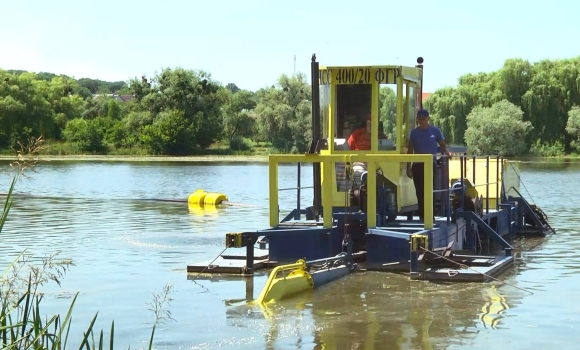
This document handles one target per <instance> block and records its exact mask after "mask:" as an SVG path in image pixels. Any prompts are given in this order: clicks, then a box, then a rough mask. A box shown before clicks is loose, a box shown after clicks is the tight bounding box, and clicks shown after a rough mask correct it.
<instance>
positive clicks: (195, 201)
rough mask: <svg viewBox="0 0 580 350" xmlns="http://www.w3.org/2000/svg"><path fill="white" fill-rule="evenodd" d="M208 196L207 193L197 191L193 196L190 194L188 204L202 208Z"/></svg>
mask: <svg viewBox="0 0 580 350" xmlns="http://www.w3.org/2000/svg"><path fill="white" fill-rule="evenodd" d="M206 196H207V192H205V191H204V190H197V191H195V192H193V193H192V194H190V195H189V197H187V204H189V205H197V206H200V207H201V206H202V205H203V203H204V200H205V197H206Z"/></svg>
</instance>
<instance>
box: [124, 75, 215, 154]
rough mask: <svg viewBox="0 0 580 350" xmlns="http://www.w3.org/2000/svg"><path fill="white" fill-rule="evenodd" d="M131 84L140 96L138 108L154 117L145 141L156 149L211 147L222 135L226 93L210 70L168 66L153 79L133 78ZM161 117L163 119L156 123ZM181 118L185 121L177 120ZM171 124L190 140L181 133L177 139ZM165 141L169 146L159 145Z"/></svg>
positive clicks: (168, 150) (172, 150)
mask: <svg viewBox="0 0 580 350" xmlns="http://www.w3.org/2000/svg"><path fill="white" fill-rule="evenodd" d="M131 86H132V89H133V91H134V93H135V97H136V99H137V106H136V108H137V109H138V110H142V111H148V112H150V113H151V114H152V115H153V116H154V121H153V124H152V125H151V127H148V128H145V129H144V131H146V132H147V134H146V137H145V138H144V139H143V140H146V141H144V142H146V143H147V144H148V145H149V147H151V149H155V152H178V153H177V154H187V153H184V152H193V151H194V150H195V149H204V148H207V147H209V146H210V145H211V144H212V143H214V142H215V141H216V140H218V139H219V138H220V137H221V136H222V131H223V124H222V118H221V117H222V111H221V107H222V105H223V102H224V101H225V99H226V92H225V91H224V90H223V88H220V86H219V85H218V84H217V83H216V82H214V81H212V80H211V76H210V75H209V74H208V73H206V72H204V71H194V70H185V69H182V68H176V69H164V70H163V71H162V72H161V73H160V74H158V75H157V76H155V78H153V79H151V81H147V80H146V79H145V78H144V77H143V78H142V81H141V82H139V81H137V80H136V79H134V80H132V83H131ZM178 111H179V113H178ZM163 112H166V113H165V114H162V113H163ZM158 118H159V119H160V121H159V122H157V123H156V122H155V120H156V119H158ZM179 118H182V119H183V120H177V119H179ZM168 125H176V126H179V127H180V129H179V130H178V134H179V135H184V134H187V135H188V137H187V139H184V138H182V137H181V136H179V137H177V139H176V138H175V137H176V136H175V134H174V132H173V131H170V130H169V129H168ZM160 133H167V134H165V135H161V134H160ZM165 141H166V142H168V144H167V145H165V146H160V145H159V142H165ZM175 142H177V143H178V144H179V145H177V144H176V143H175ZM168 154H171V153H168Z"/></svg>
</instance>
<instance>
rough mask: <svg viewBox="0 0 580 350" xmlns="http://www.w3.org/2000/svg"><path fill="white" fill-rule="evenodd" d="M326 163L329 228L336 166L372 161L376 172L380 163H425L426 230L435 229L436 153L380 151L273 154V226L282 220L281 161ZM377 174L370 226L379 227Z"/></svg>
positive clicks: (373, 181) (370, 183)
mask: <svg viewBox="0 0 580 350" xmlns="http://www.w3.org/2000/svg"><path fill="white" fill-rule="evenodd" d="M298 162H300V163H322V164H323V173H322V208H323V209H322V217H323V224H324V227H326V228H331V227H332V181H331V180H332V169H333V168H334V164H335V163H337V162H348V163H352V162H365V163H368V165H367V171H368V173H369V174H374V173H375V172H376V170H377V167H376V163H377V162H396V163H410V162H415V163H424V164H425V177H424V189H425V192H424V203H425V209H424V210H425V215H424V218H425V229H432V228H433V205H429V204H428V203H433V180H432V179H433V155H430V154H376V153H374V154H373V153H359V154H349V155H338V154H300V155H299V154H297V155H293V154H276V155H270V156H269V173H270V180H269V196H270V226H271V227H276V226H278V225H279V223H280V217H279V215H280V214H279V210H278V164H280V163H298ZM376 185H377V181H376V177H375V176H369V177H368V178H367V186H368V187H367V188H368V192H367V193H368V196H367V226H368V227H369V228H374V227H376V223H377V218H376V212H377V208H376V206H377V205H376Z"/></svg>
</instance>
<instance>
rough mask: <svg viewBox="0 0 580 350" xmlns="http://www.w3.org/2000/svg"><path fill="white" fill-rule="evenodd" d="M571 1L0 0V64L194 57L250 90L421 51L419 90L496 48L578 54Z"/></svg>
mask: <svg viewBox="0 0 580 350" xmlns="http://www.w3.org/2000/svg"><path fill="white" fill-rule="evenodd" d="M579 11H580V2H574V1H571V0H552V1H550V2H549V3H546V2H540V1H536V2H534V1H529V0H528V1H521V0H501V1H498V0H487V1H473V2H469V1H465V0H463V1H457V0H445V1H442V0H440V1H434V0H433V1H426V0H413V1H396V2H395V1H388V0H377V1H372V0H356V1H342V2H341V1H337V0H334V1H330V0H319V1H315V0H311V1H301V0H295V1H275V0H269V1H267V0H230V1H225V0H211V1H198V0H180V1H178V0H163V1H162V0H149V1H147V0H140V1H129V0H124V1H110V0H99V1H78V0H75V1H70V0H52V1H46V0H36V1H32V0H19V1H10V0H0V17H1V18H2V20H1V21H0V69H22V70H27V71H33V72H40V71H44V72H52V73H56V74H66V75H69V76H73V77H75V78H77V79H78V78H84V77H88V78H94V79H101V80H110V81H118V80H125V81H127V80H129V79H131V78H133V77H141V76H142V75H146V76H148V77H149V76H152V75H154V74H155V73H157V72H159V71H161V69H163V68H175V67H182V68H186V69H196V70H197V69H200V70H204V71H207V72H209V73H210V74H211V76H212V78H213V79H215V80H217V81H220V82H221V83H222V84H224V85H225V84H228V83H235V84H236V85H237V86H238V87H240V88H243V89H249V90H257V89H260V88H263V87H267V86H271V85H273V84H275V83H276V81H277V79H278V77H279V76H280V75H281V74H283V73H285V74H288V75H291V74H292V73H293V72H294V56H296V72H303V73H306V74H307V76H308V81H310V77H309V75H310V59H311V56H312V54H313V53H316V56H317V58H318V61H319V62H320V64H321V65H326V66H333V65H334V66H337V65H391V64H394V65H406V66H414V65H415V64H416V59H417V57H419V56H421V57H423V58H424V60H425V62H424V88H423V91H424V92H433V91H435V90H436V89H438V88H442V87H445V86H455V85H456V84H457V81H458V78H459V77H460V76H462V75H464V74H467V73H477V72H491V71H494V70H498V69H500V68H501V67H502V65H503V63H504V62H505V60H506V59H509V58H523V59H527V60H529V61H530V62H537V61H539V60H543V59H560V58H571V57H576V56H580V46H578V45H577V43H578V42H579V39H578V38H579V37H580V21H578V20H577V18H576V16H577V13H579Z"/></svg>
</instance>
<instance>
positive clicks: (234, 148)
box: [2, 139, 278, 156]
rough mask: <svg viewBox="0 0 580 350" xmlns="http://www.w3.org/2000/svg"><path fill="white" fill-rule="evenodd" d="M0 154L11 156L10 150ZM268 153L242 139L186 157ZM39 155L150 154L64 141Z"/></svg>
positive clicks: (263, 144)
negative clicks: (90, 149) (90, 147)
mask: <svg viewBox="0 0 580 350" xmlns="http://www.w3.org/2000/svg"><path fill="white" fill-rule="evenodd" d="M2 153H4V154H11V151H10V150H5V151H3V152H2ZM270 153H278V151H277V150H276V149H275V148H273V147H272V146H271V145H270V144H269V143H267V142H253V141H251V140H250V139H243V140H242V141H241V143H236V144H235V145H230V143H228V142H224V141H220V142H216V143H214V144H213V145H211V146H210V147H209V148H207V149H203V150H197V151H195V152H192V153H191V154H188V156H208V155H217V156H238V155H239V156H262V155H268V154H270ZM39 155H51V156H70V155H114V156H151V153H150V152H149V151H148V150H147V149H146V148H145V147H131V148H115V147H113V146H112V145H107V147H106V148H105V151H102V152H84V151H82V150H81V149H80V148H79V147H78V145H76V144H74V143H67V142H64V141H48V142H47V143H46V147H45V148H44V149H43V150H42V152H40V153H39Z"/></svg>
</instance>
